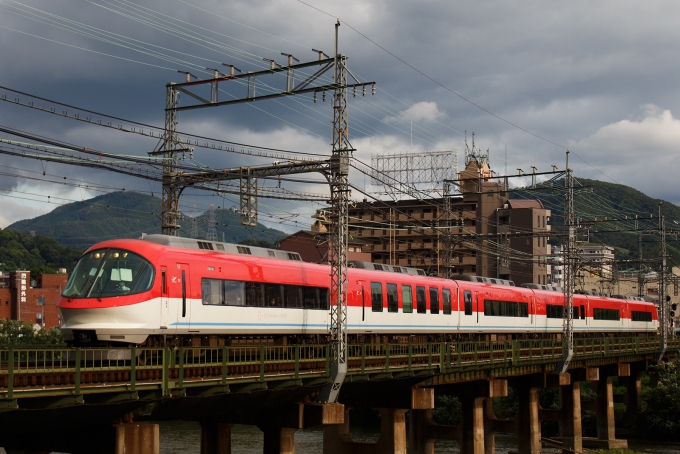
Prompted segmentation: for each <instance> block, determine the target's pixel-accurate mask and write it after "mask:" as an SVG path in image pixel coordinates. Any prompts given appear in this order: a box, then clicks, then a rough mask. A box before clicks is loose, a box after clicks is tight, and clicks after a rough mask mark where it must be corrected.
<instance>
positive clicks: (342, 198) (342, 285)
mask: <svg viewBox="0 0 680 454" xmlns="http://www.w3.org/2000/svg"><path fill="white" fill-rule="evenodd" d="M339 28H340V21H339V20H338V22H337V23H336V24H335V56H334V60H335V61H334V63H333V64H334V71H333V85H334V86H335V90H334V95H333V153H332V155H331V172H330V174H329V175H328V176H327V178H328V182H329V184H330V187H331V228H330V232H329V233H330V235H329V239H330V249H329V251H328V252H329V255H330V262H331V295H330V297H331V301H330V304H331V326H330V329H331V332H330V334H331V345H330V348H331V357H330V361H331V363H330V372H331V380H332V382H331V383H329V384H328V385H326V386H324V387H323V389H321V391H320V392H319V396H318V397H317V400H318V401H320V402H336V401H337V399H338V395H339V394H340V387H341V386H342V383H343V382H344V380H345V375H347V241H348V210H349V158H350V154H351V153H352V151H354V150H353V149H352V146H351V145H350V143H349V140H348V139H349V138H348V126H349V125H348V117H347V67H346V66H345V65H346V63H347V57H346V56H345V55H341V54H339V53H338V29H339Z"/></svg>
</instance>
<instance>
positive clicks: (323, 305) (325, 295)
mask: <svg viewBox="0 0 680 454" xmlns="http://www.w3.org/2000/svg"><path fill="white" fill-rule="evenodd" d="M319 299H320V303H319V309H323V310H326V311H327V310H328V308H329V307H330V301H329V291H328V289H327V288H326V287H320V288H319Z"/></svg>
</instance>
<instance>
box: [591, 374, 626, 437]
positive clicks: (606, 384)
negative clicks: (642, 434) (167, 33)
mask: <svg viewBox="0 0 680 454" xmlns="http://www.w3.org/2000/svg"><path fill="white" fill-rule="evenodd" d="M616 376H619V377H628V376H630V364H623V363H619V364H614V365H612V366H604V367H601V368H600V379H599V380H598V382H597V399H596V401H595V413H596V414H597V439H592V438H585V439H584V440H583V445H584V446H585V447H589V448H599V449H625V448H628V441H626V440H617V439H616V427H615V422H614V388H613V385H612V379H613V378H614V377H616Z"/></svg>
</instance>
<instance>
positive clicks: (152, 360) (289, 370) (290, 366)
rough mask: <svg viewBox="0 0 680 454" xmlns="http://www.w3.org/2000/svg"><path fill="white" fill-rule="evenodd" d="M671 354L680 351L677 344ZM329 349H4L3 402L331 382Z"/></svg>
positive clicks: (464, 355)
mask: <svg viewBox="0 0 680 454" xmlns="http://www.w3.org/2000/svg"><path fill="white" fill-rule="evenodd" d="M668 348H669V351H678V350H680V339H677V338H672V339H671V340H670V342H669V346H668ZM658 349H659V339H658V338H657V337H597V338H596V337H593V338H581V339H576V340H575V342H574V359H591V358H603V357H622V356H626V355H634V354H642V353H647V354H648V353H654V352H656V351H658ZM329 352H330V350H329V346H328V345H266V346H265V345H261V346H214V347H205V346H202V347H180V348H174V349H170V348H146V347H133V348H60V347H56V348H35V347H14V348H4V349H2V348H0V400H2V399H3V398H10V399H11V398H12V396H15V395H18V394H20V393H22V392H35V391H36V390H38V389H43V390H45V389H49V388H55V389H57V388H59V389H65V390H67V391H68V392H70V393H74V392H75V393H76V394H79V393H81V391H82V392H88V389H95V388H97V389H101V388H102V386H103V385H102V384H103V383H106V386H119V387H120V386H127V387H128V388H129V389H132V390H134V389H136V388H138V387H139V386H145V387H147V388H151V389H156V388H158V389H161V390H162V392H164V393H166V392H168V390H169V389H172V388H184V387H187V386H205V385H210V384H213V385H214V384H221V385H228V384H229V383H249V382H266V381H271V380H283V379H296V380H300V379H303V378H305V377H306V378H312V379H321V380H324V379H327V378H328V377H329V376H330V372H329V364H330V363H329V358H330V356H329ZM347 352H348V358H347V359H348V371H349V373H350V374H357V375H361V374H381V373H401V372H406V373H415V372H419V373H425V374H433V375H434V374H437V373H442V372H445V373H450V372H455V371H456V370H463V369H464V368H468V367H474V368H476V369H478V368H483V367H496V366H503V367H510V366H517V365H524V364H537V363H543V364H550V363H556V362H557V361H559V360H560V359H561V357H562V343H561V341H560V340H551V339H547V340H541V339H531V340H512V341H488V342H430V343H395V344H361V345H349V346H348V350H347Z"/></svg>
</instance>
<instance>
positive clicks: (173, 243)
mask: <svg viewBox="0 0 680 454" xmlns="http://www.w3.org/2000/svg"><path fill="white" fill-rule="evenodd" d="M140 239H141V240H144V241H149V242H151V243H156V244H161V245H163V246H170V247H176V248H182V249H198V250H208V251H215V252H224V253H228V254H243V255H250V256H255V257H267V258H272V259H281V260H293V261H296V262H301V261H302V257H300V254H298V253H297V252H288V251H280V250H278V249H270V248H264V247H257V246H247V245H244V244H233V243H223V242H221V241H207V240H197V239H194V238H182V237H179V236H170V235H160V234H154V235H142V238H140Z"/></svg>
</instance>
